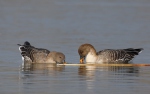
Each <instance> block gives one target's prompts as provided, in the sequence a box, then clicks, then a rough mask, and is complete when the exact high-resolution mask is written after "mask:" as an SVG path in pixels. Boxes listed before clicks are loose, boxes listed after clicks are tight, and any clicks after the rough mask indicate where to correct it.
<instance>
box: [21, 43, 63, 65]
mask: <svg viewBox="0 0 150 94" xmlns="http://www.w3.org/2000/svg"><path fill="white" fill-rule="evenodd" d="M18 45H19V50H20V52H21V55H22V58H23V61H24V62H28V63H65V55H64V54H63V53H61V52H56V51H52V52H50V51H49V50H47V49H43V48H35V47H34V46H31V45H30V43H29V42H27V41H26V42H25V43H24V45H20V44H18Z"/></svg>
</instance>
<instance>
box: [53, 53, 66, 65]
mask: <svg viewBox="0 0 150 94" xmlns="http://www.w3.org/2000/svg"><path fill="white" fill-rule="evenodd" d="M51 54H52V58H53V60H54V61H55V62H56V63H58V64H64V63H66V62H65V55H64V54H63V53H61V52H51Z"/></svg>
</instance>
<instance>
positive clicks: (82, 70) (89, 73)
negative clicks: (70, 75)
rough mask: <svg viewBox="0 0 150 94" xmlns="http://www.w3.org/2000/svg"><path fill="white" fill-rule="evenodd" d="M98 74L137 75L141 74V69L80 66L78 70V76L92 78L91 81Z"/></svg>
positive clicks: (134, 67)
mask: <svg viewBox="0 0 150 94" xmlns="http://www.w3.org/2000/svg"><path fill="white" fill-rule="evenodd" d="M97 72H102V74H105V73H107V74H109V75H115V76H117V75H134V76H135V75H137V76H138V74H139V67H136V66H133V67H122V66H105V67H102V66H101V67H100V66H80V67H79V68H78V74H79V75H83V76H86V77H88V79H89V78H90V79H91V80H92V79H94V76H95V75H97Z"/></svg>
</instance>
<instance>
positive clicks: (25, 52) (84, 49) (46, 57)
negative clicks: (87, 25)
mask: <svg viewBox="0 0 150 94" xmlns="http://www.w3.org/2000/svg"><path fill="white" fill-rule="evenodd" d="M18 45H19V50H20V52H21V55H22V60H23V61H24V63H25V62H28V63H54V64H58V63H59V64H63V63H66V62H65V55H64V54H63V53H61V52H56V51H52V52H51V51H49V50H47V49H43V48H36V47H34V46H32V45H31V44H30V43H29V42H28V41H26V42H25V43H24V44H23V45H20V44H18ZM142 50H143V48H138V49H133V48H128V49H105V50H101V51H99V52H96V50H95V48H94V47H93V46H92V45H91V44H83V45H81V46H80V47H79V49H78V53H79V55H80V63H84V62H85V63H90V64H96V63H99V64H104V63H107V64H108V63H123V64H126V63H129V61H131V60H132V59H133V58H134V56H136V55H138V54H139V53H140V52H141V51H142Z"/></svg>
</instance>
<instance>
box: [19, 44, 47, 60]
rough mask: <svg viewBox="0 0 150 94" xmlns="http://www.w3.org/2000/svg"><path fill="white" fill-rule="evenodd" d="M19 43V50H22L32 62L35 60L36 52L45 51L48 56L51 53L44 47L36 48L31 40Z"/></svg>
mask: <svg viewBox="0 0 150 94" xmlns="http://www.w3.org/2000/svg"><path fill="white" fill-rule="evenodd" d="M18 45H19V50H20V52H21V55H22V56H23V57H24V59H25V57H28V58H30V59H31V60H32V62H34V54H35V53H36V54H37V53H43V54H45V55H46V56H47V55H48V54H49V53H50V51H49V50H47V49H42V48H35V47H33V46H31V45H30V43H29V42H27V41H26V42H25V43H24V45H20V44H18Z"/></svg>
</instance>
